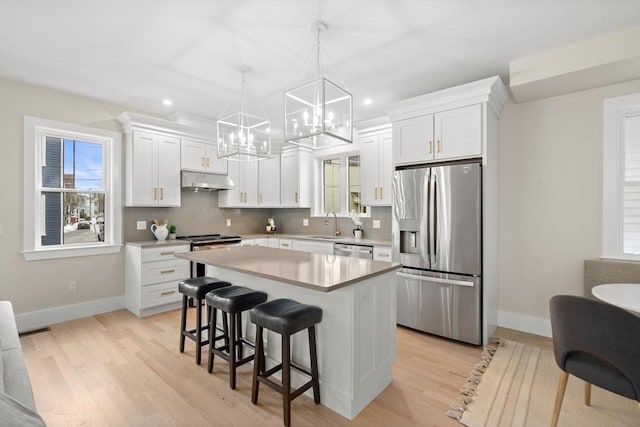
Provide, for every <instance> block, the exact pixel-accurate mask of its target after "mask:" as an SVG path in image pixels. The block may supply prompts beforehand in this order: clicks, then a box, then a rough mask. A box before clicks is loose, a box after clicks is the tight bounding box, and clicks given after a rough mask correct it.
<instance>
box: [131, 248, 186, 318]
mask: <svg viewBox="0 0 640 427" xmlns="http://www.w3.org/2000/svg"><path fill="white" fill-rule="evenodd" d="M178 252H189V245H188V244H170V243H168V244H166V245H162V244H160V243H158V244H155V245H153V246H143V245H141V244H135V243H134V244H132V243H127V245H126V248H125V300H126V307H127V310H129V311H130V312H132V313H133V314H135V315H136V316H138V317H144V316H149V315H151V314H156V313H161V312H163V311H168V310H172V309H174V308H177V307H178V306H179V305H180V300H181V295H180V292H178V282H179V281H181V280H184V279H186V278H188V277H190V272H189V265H190V264H189V261H186V260H183V259H179V258H176V257H175V256H174V255H175V254H176V253H178Z"/></svg>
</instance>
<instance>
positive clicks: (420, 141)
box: [393, 114, 434, 164]
mask: <svg viewBox="0 0 640 427" xmlns="http://www.w3.org/2000/svg"><path fill="white" fill-rule="evenodd" d="M433 143H434V141H433V114H429V115H426V116H420V117H415V118H412V119H406V120H400V121H398V122H396V123H394V125H393V161H394V163H395V164H410V163H420V162H426V161H429V160H433V151H434V146H433Z"/></svg>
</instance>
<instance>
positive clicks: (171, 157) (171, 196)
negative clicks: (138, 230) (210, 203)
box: [158, 135, 180, 206]
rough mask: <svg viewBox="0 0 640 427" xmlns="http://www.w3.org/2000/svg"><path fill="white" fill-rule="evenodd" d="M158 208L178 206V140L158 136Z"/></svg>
mask: <svg viewBox="0 0 640 427" xmlns="http://www.w3.org/2000/svg"><path fill="white" fill-rule="evenodd" d="M158 206H180V139H178V138H174V137H171V136H165V135H159V136H158Z"/></svg>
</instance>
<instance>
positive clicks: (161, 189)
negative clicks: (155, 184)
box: [160, 187, 164, 200]
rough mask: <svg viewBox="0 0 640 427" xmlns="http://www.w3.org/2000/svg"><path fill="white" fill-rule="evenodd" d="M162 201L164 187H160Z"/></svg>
mask: <svg viewBox="0 0 640 427" xmlns="http://www.w3.org/2000/svg"><path fill="white" fill-rule="evenodd" d="M160 200H164V187H160Z"/></svg>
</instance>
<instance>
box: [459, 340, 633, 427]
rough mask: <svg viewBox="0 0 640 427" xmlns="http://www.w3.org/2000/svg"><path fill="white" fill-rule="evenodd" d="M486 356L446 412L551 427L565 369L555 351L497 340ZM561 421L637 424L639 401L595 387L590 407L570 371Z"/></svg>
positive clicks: (479, 422) (473, 422)
mask: <svg viewBox="0 0 640 427" xmlns="http://www.w3.org/2000/svg"><path fill="white" fill-rule="evenodd" d="M482 359H483V360H482V361H481V362H480V363H479V364H477V365H476V368H475V369H474V372H473V373H472V374H471V376H470V377H469V379H468V381H467V384H465V385H464V386H463V388H462V390H461V391H462V397H461V398H460V399H459V401H458V402H456V403H454V404H453V405H451V409H450V410H449V412H448V413H447V414H448V415H449V416H450V417H452V418H456V419H457V420H458V421H459V422H460V423H461V424H463V425H465V426H468V427H484V426H487V427H489V426H490V427H494V426H495V427H498V426H505V427H506V426H509V427H512V426H513V427H518V426H522V427H524V426H527V427H537V426H541V427H542V426H545V427H547V426H549V424H550V421H551V414H552V412H553V405H554V401H555V396H556V387H557V385H558V376H559V374H560V369H559V368H558V366H557V365H556V363H555V360H554V358H553V353H552V352H551V351H549V350H543V349H541V348H538V347H533V346H529V345H525V344H522V343H517V342H514V341H507V340H500V339H498V340H494V341H493V342H492V344H490V345H489V346H488V347H487V348H485V351H484V352H483V355H482ZM558 425H559V426H580V427H591V426H593V427H604V426H611V427H614V426H615V427H626V426H629V427H638V426H640V405H639V404H638V402H635V401H633V400H631V399H626V398H624V397H620V396H618V395H615V394H613V393H610V392H608V391H606V390H602V389H600V388H598V387H595V386H593V387H592V391H591V406H585V404H584V382H583V381H581V380H579V379H578V378H575V377H574V376H570V377H569V383H568V385H567V390H566V392H565V395H564V402H563V404H562V411H561V412H560V420H559V421H558Z"/></svg>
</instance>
